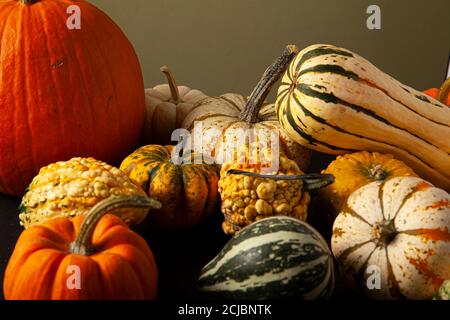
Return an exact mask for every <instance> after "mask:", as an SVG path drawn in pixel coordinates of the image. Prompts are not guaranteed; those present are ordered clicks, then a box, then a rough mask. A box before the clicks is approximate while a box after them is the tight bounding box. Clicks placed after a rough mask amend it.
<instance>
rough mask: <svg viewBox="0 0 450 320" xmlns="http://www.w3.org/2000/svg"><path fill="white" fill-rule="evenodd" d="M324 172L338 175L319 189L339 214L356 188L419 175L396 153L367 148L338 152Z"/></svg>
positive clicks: (322, 197)
mask: <svg viewBox="0 0 450 320" xmlns="http://www.w3.org/2000/svg"><path fill="white" fill-rule="evenodd" d="M322 173H329V174H332V175H334V177H335V181H334V183H333V184H331V185H329V186H327V187H326V188H323V189H321V190H319V194H320V196H321V199H322V200H323V201H326V202H328V203H329V204H330V205H331V207H332V208H333V209H334V213H335V214H338V213H339V212H341V210H342V209H344V206H345V204H346V203H347V199H348V197H349V196H350V195H351V194H352V193H353V192H354V191H355V190H357V189H358V188H360V187H362V186H364V185H366V184H369V183H371V182H373V181H384V180H386V179H389V178H392V177H399V176H414V177H416V176H417V175H416V174H415V173H414V171H413V170H412V169H411V168H409V167H408V166H406V165H405V164H404V163H403V162H402V161H400V160H397V159H394V157H393V156H392V155H390V154H381V153H378V152H367V151H361V152H355V153H350V154H346V155H343V156H338V157H337V158H336V160H334V161H333V162H331V163H330V165H329V166H328V167H327V168H326V169H325V170H323V171H322Z"/></svg>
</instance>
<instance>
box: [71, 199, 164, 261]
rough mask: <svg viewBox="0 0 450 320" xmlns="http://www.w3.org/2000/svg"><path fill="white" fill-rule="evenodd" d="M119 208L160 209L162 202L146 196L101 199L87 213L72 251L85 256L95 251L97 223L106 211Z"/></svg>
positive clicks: (73, 243)
mask: <svg viewBox="0 0 450 320" xmlns="http://www.w3.org/2000/svg"><path fill="white" fill-rule="evenodd" d="M119 208H148V209H159V208H161V203H160V202H158V201H156V200H154V199H150V198H148V197H146V196H112V197H109V198H107V199H105V200H103V201H100V202H99V203H97V204H96V205H95V206H94V207H93V208H92V209H91V210H90V211H89V212H88V213H87V214H86V217H85V218H84V221H83V223H82V224H81V227H80V232H79V233H78V236H77V238H76V239H75V241H74V242H72V243H71V244H70V248H69V251H70V253H73V254H81V255H84V256H88V255H91V254H93V253H95V248H94V246H93V245H92V236H93V234H94V230H95V227H96V226H97V223H98V222H99V221H100V219H101V218H102V217H103V216H104V215H105V214H106V213H108V212H110V211H112V210H114V209H119Z"/></svg>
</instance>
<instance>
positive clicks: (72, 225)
mask: <svg viewBox="0 0 450 320" xmlns="http://www.w3.org/2000/svg"><path fill="white" fill-rule="evenodd" d="M159 206H160V203H159V202H157V201H155V200H152V199H149V198H148V197H146V196H113V197H110V198H108V199H106V200H103V201H101V202H99V203H98V204H97V205H95V206H94V207H93V208H92V210H91V211H90V212H89V213H88V214H87V215H86V216H77V217H75V218H67V217H61V218H54V219H50V220H48V221H46V222H44V223H43V224H42V225H39V226H33V227H31V228H29V229H27V230H25V231H24V232H23V233H22V234H21V236H20V238H19V240H18V241H17V244H16V247H15V249H14V252H13V254H12V256H11V259H10V260H9V263H8V266H7V268H6V272H5V278H4V283H3V285H4V294H5V298H6V299H8V300H102V299H113V300H119V299H133V300H135V299H155V298H156V289H157V281H158V271H157V267H156V263H155V260H154V257H153V254H152V251H151V250H150V248H149V247H148V245H147V243H146V242H145V240H144V239H143V238H142V237H140V236H139V235H138V234H137V233H135V232H133V231H132V230H130V229H129V228H128V226H127V225H126V224H125V222H123V221H122V220H121V219H120V218H119V217H117V216H116V215H112V214H106V215H105V213H107V212H109V211H110V210H113V209H117V208H129V207H141V208H158V207H159Z"/></svg>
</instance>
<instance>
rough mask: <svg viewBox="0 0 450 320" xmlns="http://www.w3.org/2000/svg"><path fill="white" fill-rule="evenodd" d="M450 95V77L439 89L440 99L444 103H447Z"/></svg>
mask: <svg viewBox="0 0 450 320" xmlns="http://www.w3.org/2000/svg"><path fill="white" fill-rule="evenodd" d="M449 95H450V78H448V79H447V80H445V81H444V83H443V84H442V86H441V88H440V89H439V97H438V100H439V101H440V102H442V103H443V104H447V102H448V96H449Z"/></svg>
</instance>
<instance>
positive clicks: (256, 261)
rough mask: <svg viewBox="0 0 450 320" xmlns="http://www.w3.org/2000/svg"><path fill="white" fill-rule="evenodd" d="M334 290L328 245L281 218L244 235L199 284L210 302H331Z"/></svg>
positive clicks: (234, 240) (256, 225) (247, 229)
mask: <svg viewBox="0 0 450 320" xmlns="http://www.w3.org/2000/svg"><path fill="white" fill-rule="evenodd" d="M333 287H334V270H333V258H332V254H331V251H330V250H329V248H328V245H327V243H326V242H325V240H324V239H323V238H322V236H321V235H320V234H319V233H318V232H317V231H316V230H315V229H314V228H312V227H311V226H310V225H308V224H307V223H305V222H302V221H300V220H297V219H294V218H289V217H280V216H278V217H270V218H266V219H262V220H259V221H258V222H255V223H253V224H251V225H249V226H247V227H245V228H244V229H242V231H240V232H239V233H238V234H237V235H236V236H235V237H234V238H232V239H231V240H230V241H229V242H228V243H227V244H226V246H225V247H224V248H223V250H222V251H221V252H220V253H219V255H217V256H216V257H215V258H214V259H213V260H212V261H211V262H210V263H208V264H207V265H206V266H205V267H204V268H203V270H202V271H201V274H200V278H199V288H200V290H201V291H203V292H205V293H207V294H208V295H209V296H212V297H220V298H231V299H242V300H266V299H283V298H298V299H316V298H328V297H329V296H330V295H331V293H332V290H333Z"/></svg>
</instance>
